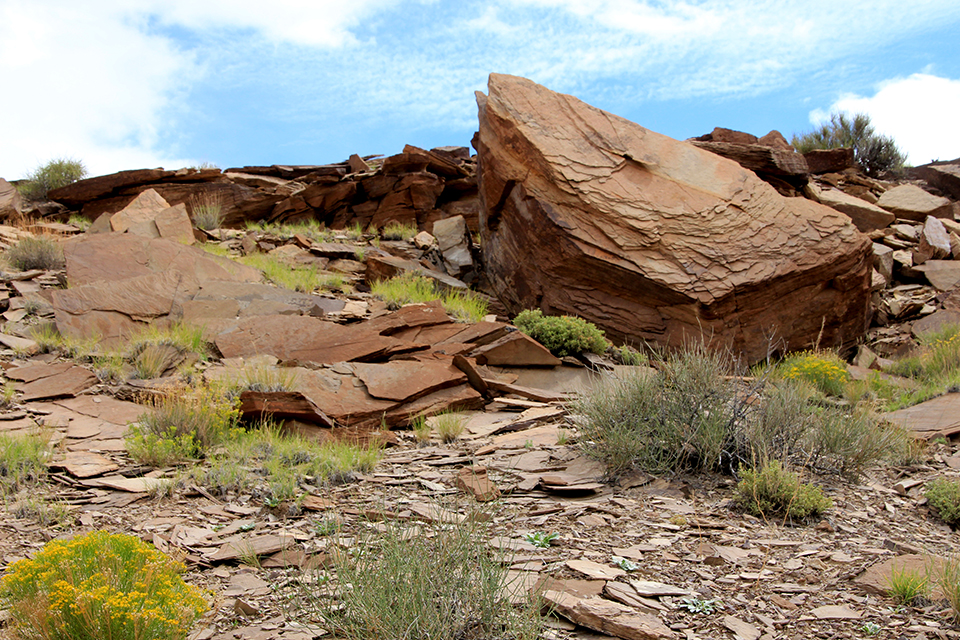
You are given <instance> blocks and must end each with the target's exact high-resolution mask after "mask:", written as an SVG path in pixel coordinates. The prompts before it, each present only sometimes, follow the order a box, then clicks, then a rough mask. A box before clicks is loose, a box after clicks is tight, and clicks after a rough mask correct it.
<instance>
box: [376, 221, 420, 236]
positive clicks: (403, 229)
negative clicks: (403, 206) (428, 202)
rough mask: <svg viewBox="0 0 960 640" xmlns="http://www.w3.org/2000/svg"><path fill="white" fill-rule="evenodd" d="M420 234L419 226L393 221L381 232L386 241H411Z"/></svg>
mask: <svg viewBox="0 0 960 640" xmlns="http://www.w3.org/2000/svg"><path fill="white" fill-rule="evenodd" d="M418 233H420V230H419V229H418V228H417V225H416V224H414V223H412V222H406V223H404V222H398V221H396V220H391V221H390V222H388V223H387V224H386V226H384V227H383V230H382V231H381V232H380V234H381V236H382V237H383V239H384V240H407V241H408V240H411V239H413V237H414V236H416V235H417V234H418Z"/></svg>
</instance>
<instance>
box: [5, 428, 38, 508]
mask: <svg viewBox="0 0 960 640" xmlns="http://www.w3.org/2000/svg"><path fill="white" fill-rule="evenodd" d="M49 455H50V454H49V448H48V445H47V440H46V438H44V437H43V436H42V435H41V434H26V435H10V434H5V433H0V496H4V495H9V494H13V493H16V492H17V491H19V490H20V489H23V488H25V487H30V486H34V485H36V484H38V483H40V482H41V481H42V480H43V479H44V478H45V477H46V475H47V464H46V463H47V459H48V457H49Z"/></svg>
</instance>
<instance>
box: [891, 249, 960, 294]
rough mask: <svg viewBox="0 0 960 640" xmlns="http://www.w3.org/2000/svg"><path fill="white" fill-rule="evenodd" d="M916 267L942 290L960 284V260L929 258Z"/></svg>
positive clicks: (928, 280)
mask: <svg viewBox="0 0 960 640" xmlns="http://www.w3.org/2000/svg"><path fill="white" fill-rule="evenodd" d="M896 253H897V252H894V256H895V257H896ZM915 269H916V270H917V271H919V272H922V273H923V275H924V277H925V278H926V279H927V282H929V283H930V284H932V285H933V286H934V287H936V288H937V289H939V290H940V291H947V290H948V289H952V288H954V287H955V286H957V284H960V262H957V261H956V260H927V261H926V262H924V263H923V264H922V265H920V266H918V267H915Z"/></svg>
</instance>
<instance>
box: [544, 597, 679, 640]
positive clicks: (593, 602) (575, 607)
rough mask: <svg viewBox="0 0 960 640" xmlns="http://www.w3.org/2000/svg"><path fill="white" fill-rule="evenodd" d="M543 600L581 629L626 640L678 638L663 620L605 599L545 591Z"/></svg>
mask: <svg viewBox="0 0 960 640" xmlns="http://www.w3.org/2000/svg"><path fill="white" fill-rule="evenodd" d="M542 598H543V600H544V601H545V602H546V603H547V604H549V605H551V606H552V607H553V608H554V610H555V611H556V612H557V613H559V614H560V615H562V616H563V617H565V618H567V619H569V620H571V621H572V622H575V623H577V624H579V625H581V626H584V627H587V628H588V629H593V630H594V631H597V632H599V633H603V634H606V635H609V636H616V637H618V638H624V640H662V639H666V638H676V637H677V634H676V633H674V632H673V631H671V630H670V628H669V627H667V626H666V625H665V624H663V622H661V621H660V619H659V618H658V617H657V616H655V615H651V614H649V613H641V612H639V611H638V610H637V609H634V608H633V607H628V606H626V605H623V604H620V603H619V602H613V601H612V600H607V599H605V598H597V597H593V598H578V597H576V596H572V595H569V594H567V593H563V592H560V591H545V592H544V593H543V595H542Z"/></svg>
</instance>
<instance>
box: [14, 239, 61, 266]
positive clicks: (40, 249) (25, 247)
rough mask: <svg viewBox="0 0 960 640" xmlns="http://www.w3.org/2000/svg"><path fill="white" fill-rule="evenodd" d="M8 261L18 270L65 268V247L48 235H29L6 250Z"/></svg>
mask: <svg viewBox="0 0 960 640" xmlns="http://www.w3.org/2000/svg"><path fill="white" fill-rule="evenodd" d="M5 255H6V258H7V262H8V263H9V264H10V266H11V267H13V268H14V269H17V270H18V271H30V270H31V269H44V270H46V271H53V270H56V269H63V267H64V264H65V262H64V258H63V249H62V248H60V245H59V244H58V243H57V241H56V240H54V239H52V238H49V237H46V236H28V237H26V238H23V239H21V240H20V241H19V242H18V243H17V244H15V245H13V246H12V247H10V248H9V249H7V252H6V254H5Z"/></svg>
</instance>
